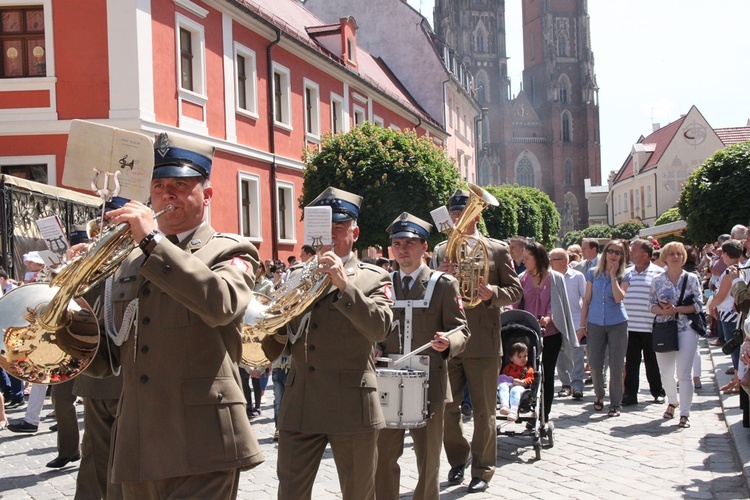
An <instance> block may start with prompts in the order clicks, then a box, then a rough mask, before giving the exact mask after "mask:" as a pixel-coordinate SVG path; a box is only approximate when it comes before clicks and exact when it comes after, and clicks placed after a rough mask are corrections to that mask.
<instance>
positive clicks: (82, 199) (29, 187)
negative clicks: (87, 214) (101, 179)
mask: <svg viewBox="0 0 750 500" xmlns="http://www.w3.org/2000/svg"><path fill="white" fill-rule="evenodd" d="M2 181H3V183H5V184H11V185H13V186H16V187H18V188H20V189H25V190H26V191H32V192H35V193H44V194H46V195H49V196H54V197H55V198H59V199H63V200H70V201H74V202H76V203H80V204H83V205H92V206H97V207H98V206H99V205H101V204H102V201H101V200H100V199H99V198H97V197H96V196H91V195H87V194H81V193H79V192H77V191H72V190H70V189H65V188H59V187H55V186H50V185H48V184H42V183H40V182H34V181H30V180H28V179H22V178H20V177H14V176H12V175H3V176H2Z"/></svg>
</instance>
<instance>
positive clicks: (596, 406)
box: [594, 401, 604, 411]
mask: <svg viewBox="0 0 750 500" xmlns="http://www.w3.org/2000/svg"><path fill="white" fill-rule="evenodd" d="M594 409H595V410H596V411H602V410H603V409H604V401H594Z"/></svg>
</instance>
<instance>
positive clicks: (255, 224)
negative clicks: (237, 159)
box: [239, 172, 262, 241]
mask: <svg viewBox="0 0 750 500" xmlns="http://www.w3.org/2000/svg"><path fill="white" fill-rule="evenodd" d="M239 188H240V192H239V201H240V207H239V209H240V234H241V235H242V236H244V237H246V238H250V239H252V240H254V241H261V237H262V236H261V235H262V233H261V227H260V221H261V218H260V214H261V206H260V178H259V177H258V176H257V175H252V174H246V173H244V172H240V173H239Z"/></svg>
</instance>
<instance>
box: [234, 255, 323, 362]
mask: <svg viewBox="0 0 750 500" xmlns="http://www.w3.org/2000/svg"><path fill="white" fill-rule="evenodd" d="M330 284H331V277H330V276H329V275H328V274H324V273H320V272H318V256H317V255H316V256H315V257H313V258H312V259H310V260H309V261H308V262H306V263H304V264H302V266H300V268H294V272H293V273H292V274H291V275H290V276H289V277H288V278H287V280H286V281H285V282H284V283H283V284H282V285H281V288H279V289H278V290H276V291H275V292H274V293H273V295H272V296H271V297H268V296H266V295H263V294H260V293H253V298H252V300H251V301H250V304H249V305H248V306H247V310H246V311H245V320H244V326H243V329H242V364H243V365H247V366H265V365H267V364H268V363H269V360H268V358H267V357H266V355H265V353H263V349H262V348H261V344H260V343H261V341H262V340H263V339H264V338H265V337H266V336H268V335H274V334H276V332H277V331H278V330H279V329H280V328H282V327H283V326H284V325H286V324H287V323H289V322H290V321H292V320H293V319H294V318H295V317H297V316H299V315H300V314H302V312H303V311H304V310H305V309H307V308H308V307H309V306H310V305H311V304H312V303H313V302H315V299H317V298H318V297H319V296H320V294H322V293H323V292H324V291H325V290H327V289H328V286H329V285H330Z"/></svg>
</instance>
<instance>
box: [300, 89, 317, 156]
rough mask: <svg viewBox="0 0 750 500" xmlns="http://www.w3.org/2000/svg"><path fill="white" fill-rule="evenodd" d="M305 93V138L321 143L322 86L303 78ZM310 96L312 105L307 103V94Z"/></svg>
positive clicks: (303, 98) (303, 95) (303, 96)
mask: <svg viewBox="0 0 750 500" xmlns="http://www.w3.org/2000/svg"><path fill="white" fill-rule="evenodd" d="M302 82H303V88H304V93H303V94H302V100H303V104H304V118H305V137H306V138H307V140H308V141H310V142H320V86H319V85H318V84H317V83H315V82H313V81H312V80H308V79H307V78H303V80H302ZM308 92H309V94H310V100H311V101H312V102H311V103H308V102H307V94H308ZM308 108H310V111H309V113H310V114H311V115H312V116H310V117H309V118H310V130H308V127H307V122H308V116H307V115H308Z"/></svg>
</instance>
